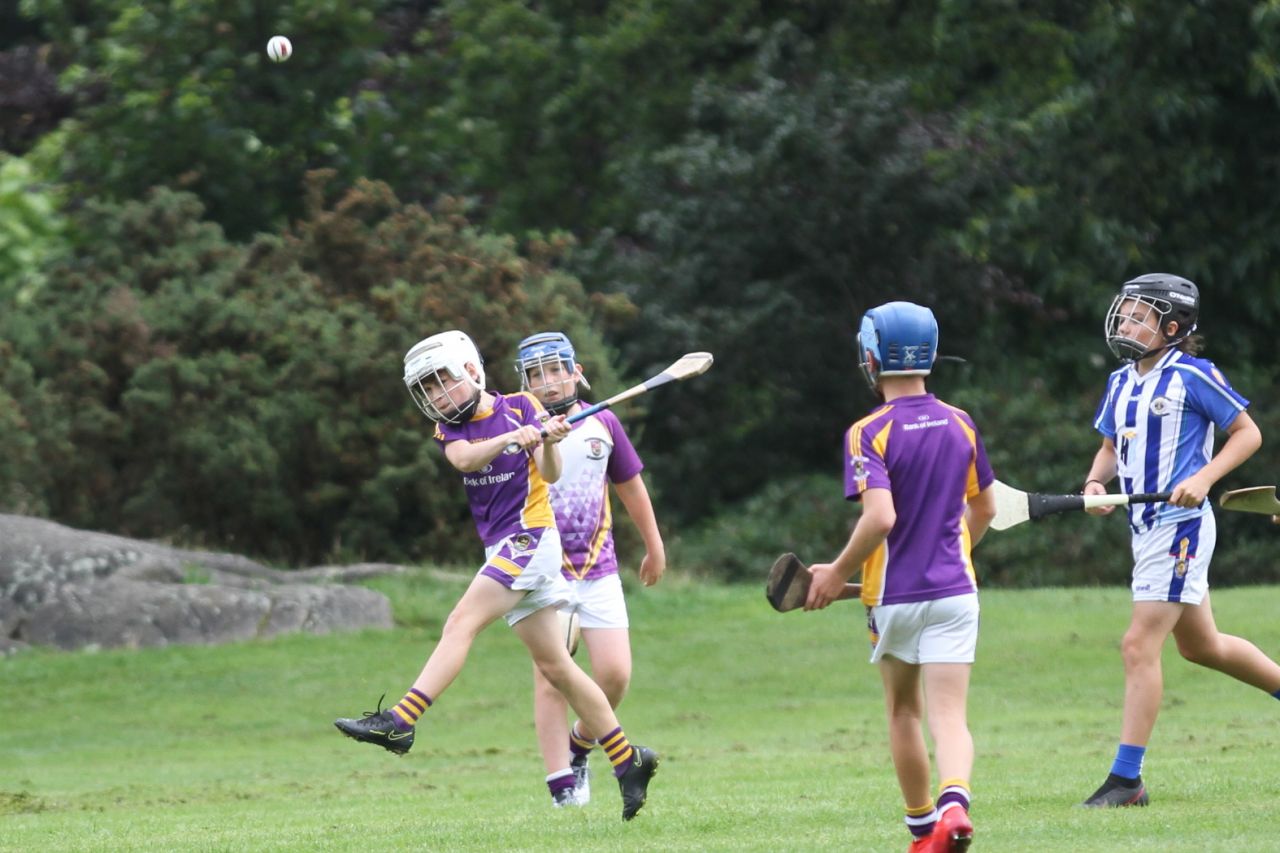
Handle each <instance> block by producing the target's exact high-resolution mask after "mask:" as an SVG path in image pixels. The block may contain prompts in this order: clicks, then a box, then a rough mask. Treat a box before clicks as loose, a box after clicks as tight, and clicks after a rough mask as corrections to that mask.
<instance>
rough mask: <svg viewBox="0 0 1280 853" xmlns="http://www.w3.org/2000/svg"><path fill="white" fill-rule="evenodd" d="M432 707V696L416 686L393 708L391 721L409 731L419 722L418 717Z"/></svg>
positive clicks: (401, 728) (403, 730)
mask: <svg viewBox="0 0 1280 853" xmlns="http://www.w3.org/2000/svg"><path fill="white" fill-rule="evenodd" d="M430 707H431V697H430V696H428V695H427V694H425V693H423V692H422V691H421V690H419V689H418V688H416V687H414V688H411V689H410V690H409V692H408V693H406V694H404V698H403V699H401V700H400V701H399V703H397V704H396V705H395V707H393V708H392V709H391V722H392V723H393V724H394V725H395V727H396V728H397V729H399V730H400V731H402V732H407V731H409V730H410V729H412V728H413V727H414V726H415V725H417V724H418V718H419V717H421V716H422V715H423V714H425V713H426V712H427V709H428V708H430Z"/></svg>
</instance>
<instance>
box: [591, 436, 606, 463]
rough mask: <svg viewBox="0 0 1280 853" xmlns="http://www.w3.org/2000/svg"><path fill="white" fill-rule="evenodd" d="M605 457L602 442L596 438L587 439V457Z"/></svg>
mask: <svg viewBox="0 0 1280 853" xmlns="http://www.w3.org/2000/svg"><path fill="white" fill-rule="evenodd" d="M604 457H605V451H604V442H603V441H601V440H600V439H598V438H591V439H588V440H587V458H588V459H603V458H604Z"/></svg>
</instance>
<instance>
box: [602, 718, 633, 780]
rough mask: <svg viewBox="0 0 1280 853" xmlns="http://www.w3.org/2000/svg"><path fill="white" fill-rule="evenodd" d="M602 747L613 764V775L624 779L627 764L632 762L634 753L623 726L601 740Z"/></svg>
mask: <svg viewBox="0 0 1280 853" xmlns="http://www.w3.org/2000/svg"><path fill="white" fill-rule="evenodd" d="M600 747H601V748H602V749H603V750H604V754H605V755H607V756H609V761H610V763H612V764H613V775H614V776H617V777H618V778H622V774H623V773H625V772H627V764H628V763H629V762H630V761H631V753H632V751H633V750H632V749H631V741H629V740H627V736H626V735H625V734H623V732H622V726H618V727H617V728H616V729H614V730H613V731H611V732H609V733H608V734H607V735H605V736H604V737H602V738H600Z"/></svg>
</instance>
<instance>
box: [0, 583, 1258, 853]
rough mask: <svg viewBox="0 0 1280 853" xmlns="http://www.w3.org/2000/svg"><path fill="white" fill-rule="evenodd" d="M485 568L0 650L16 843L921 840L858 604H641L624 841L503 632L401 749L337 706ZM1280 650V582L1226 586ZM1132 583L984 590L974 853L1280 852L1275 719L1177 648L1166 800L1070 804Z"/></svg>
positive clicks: (550, 844) (1, 830) (798, 845)
mask: <svg viewBox="0 0 1280 853" xmlns="http://www.w3.org/2000/svg"><path fill="white" fill-rule="evenodd" d="M463 583H464V581H463V580H448V579H442V578H441V577H440V576H439V575H438V574H433V575H430V576H426V575H424V576H422V577H420V578H418V579H416V581H415V580H414V579H409V580H403V579H397V580H388V581H383V582H382V583H381V584H380V586H381V588H383V589H384V590H386V591H388V592H389V593H390V594H392V596H393V599H394V601H395V603H396V608H397V614H398V615H399V616H400V617H401V618H402V619H403V620H404V621H405V623H406V627H404V628H401V629H398V630H395V631H390V632H366V633H362V634H357V635H338V636H328V637H310V636H307V637H303V636H294V637H286V638H280V639H277V640H273V641H267V642H256V643H248V644H242V645H236V646H226V647H218V648H204V647H175V648H169V649H154V650H145V651H138V652H123V651H121V652H114V651H113V652H100V653H96V654H93V653H76V654H55V653H48V652H34V653H29V654H24V655H19V656H17V657H14V658H10V659H7V660H0V715H2V716H0V719H3V720H4V725H3V726H2V727H0V850H15V851H17V850H21V851H29V850H44V851H49V850H77V851H79V850H111V851H128V850H201V851H213V850H235V851H240V850H245V851H249V850H252V851H257V850H297V851H312V850H374V849H390V850H407V849H430V850H474V851H493V850H557V849H564V850H575V851H577V850H583V851H591V850H600V851H604V850H609V851H613V850H690V851H702V850H722V851H742V850H759V851H777V850H832V849H842V850H855V851H902V850H904V849H905V848H906V845H907V841H908V836H907V833H906V830H905V829H904V827H903V825H902V821H901V806H902V804H901V802H900V800H899V795H898V792H897V787H896V784H895V781H894V775H893V769H892V765H891V763H890V761H889V755H888V748H887V744H886V738H885V726H884V720H883V711H882V700H881V695H880V687H879V678H878V676H877V674H876V672H875V670H874V668H873V667H872V666H870V665H869V664H867V663H866V654H867V648H866V632H865V629H864V625H863V611H862V608H861V607H860V606H858V605H838V606H836V607H833V608H831V609H830V610H828V611H825V612H823V613H819V614H804V613H791V614H786V615H779V614H775V613H773V612H772V611H771V610H770V609H769V608H768V606H767V605H766V604H765V602H764V598H763V595H762V593H761V591H760V590H758V589H756V588H754V587H753V588H744V587H737V588H724V587H713V586H702V585H697V584H692V583H682V582H681V581H680V580H679V579H675V578H670V579H668V581H666V582H664V583H663V584H662V585H660V586H659V587H657V588H655V589H651V590H637V591H634V592H632V593H631V595H630V605H631V612H632V621H633V643H634V647H635V652H636V661H637V668H636V674H635V679H634V683H633V686H632V691H631V694H630V696H629V697H628V699H627V701H626V703H625V704H624V705H623V708H622V713H621V718H622V720H623V723H624V725H625V726H626V728H627V732H628V734H629V735H630V736H631V737H632V738H634V739H635V740H637V741H638V742H641V743H645V744H647V745H651V746H653V747H655V748H656V749H658V750H659V751H660V752H661V753H662V755H663V765H662V769H661V771H660V772H659V774H658V776H657V777H656V779H655V781H654V784H653V787H652V789H651V795H650V802H649V805H648V806H647V807H646V808H645V810H644V811H643V812H642V813H641V814H640V816H639V817H638V818H637V819H636V820H635V821H633V822H632V823H629V824H624V823H622V822H621V820H620V819H619V815H618V811H619V802H618V797H617V794H616V789H615V788H614V786H613V783H612V781H611V780H610V779H609V777H608V776H607V771H606V770H605V768H604V766H603V761H602V760H601V759H600V758H599V756H598V755H597V756H596V757H594V758H593V767H594V768H595V771H596V776H595V786H594V788H595V798H594V799H593V801H592V802H591V804H590V805H589V806H587V807H586V808H584V809H573V810H564V811H556V810H553V809H552V808H551V807H550V805H549V803H550V800H549V797H548V796H547V793H546V789H545V786H544V784H543V782H542V777H543V775H544V771H543V769H542V765H541V760H540V757H539V755H538V753H537V748H536V744H535V741H534V735H533V726H532V712H531V710H530V689H529V667H530V665H529V663H528V660H527V658H526V657H525V655H524V652H523V651H522V649H521V648H520V646H519V644H518V642H517V641H516V639H515V637H514V636H513V635H512V633H511V632H510V631H509V630H507V629H506V628H505V627H504V626H503V625H502V624H500V623H499V624H498V625H495V626H493V627H491V628H490V629H489V630H488V631H486V632H485V634H484V635H482V636H481V638H480V640H479V642H478V643H477V645H476V647H475V649H474V650H473V652H472V657H471V659H470V662H469V664H468V666H467V669H466V670H465V671H464V672H463V674H462V677H461V678H460V679H459V681H458V682H457V683H455V684H454V686H453V688H452V689H451V690H450V691H449V693H447V694H446V695H445V696H444V697H443V698H442V699H441V701H440V702H438V703H437V705H436V707H435V708H433V709H432V710H431V711H430V712H428V715H427V720H426V722H425V724H423V725H421V726H419V733H418V740H417V744H416V745H415V747H414V750H413V752H412V753H411V754H410V755H409V756H407V757H405V758H396V757H394V756H391V755H389V754H387V753H385V752H383V751H382V750H380V749H376V748H374V747H370V746H366V745H362V744H357V743H355V742H353V741H350V740H347V739H345V738H343V737H341V736H340V735H339V734H338V733H337V732H336V731H335V730H334V729H333V727H332V725H331V720H332V718H334V717H336V716H340V715H349V714H353V713H357V712H359V711H361V710H365V709H369V708H371V707H372V705H373V703H374V702H375V701H376V700H377V698H378V694H379V693H381V692H383V691H386V692H387V694H388V698H389V699H392V700H394V699H398V698H399V696H400V694H401V692H402V691H403V690H404V689H405V688H406V687H407V686H408V684H409V683H410V682H411V680H412V679H413V677H414V676H415V675H416V674H417V672H418V669H419V667H420V665H421V663H422V661H423V660H424V659H425V657H426V655H427V653H428V652H429V651H430V649H431V647H432V643H433V642H434V639H435V636H436V633H437V631H438V628H439V623H440V621H441V620H442V619H443V618H444V616H445V615H446V613H447V611H448V608H449V606H450V605H451V604H452V602H453V601H454V599H455V598H456V597H457V595H458V594H459V593H460V591H461V589H462V585H463ZM1214 604H1215V609H1216V614H1217V618H1218V624H1219V626H1220V627H1221V628H1222V630H1224V631H1228V632H1233V633H1238V634H1243V635H1244V636H1247V637H1249V638H1250V639H1252V640H1254V641H1255V642H1256V643H1258V644H1259V645H1260V646H1261V647H1262V648H1263V649H1264V650H1266V651H1268V652H1269V653H1271V654H1273V655H1275V654H1280V623H1278V622H1277V620H1276V619H1275V614H1276V613H1277V612H1280V589H1278V588H1251V589H1236V590H1223V591H1218V592H1215V593H1214ZM1127 616H1128V595H1127V591H1126V590H1125V589H1112V590H1100V589H1082V590H1062V589H1055V590H1039V591H1017V592H1014V591H987V592H985V593H984V595H983V624H982V638H981V641H980V646H979V663H978V666H977V667H976V668H975V672H974V677H973V689H972V693H971V700H970V724H971V728H972V730H973V734H974V738H975V740H976V742H977V748H978V760H977V766H976V769H975V773H974V778H973V785H974V794H975V802H974V810H973V815H974V819H975V823H976V825H977V831H978V835H977V844H978V846H977V847H975V850H978V849H980V850H1015V851H1017V850H1065V849H1071V850H1088V851H1108V850H1116V851H1125V853H1132V851H1134V850H1147V849H1160V850H1238V849H1258V850H1261V849H1271V848H1273V847H1274V832H1275V829H1274V826H1273V823H1274V814H1275V799H1274V795H1275V791H1276V779H1277V770H1276V761H1275V757H1276V754H1277V749H1276V747H1277V740H1278V736H1280V703H1277V702H1276V700H1274V699H1272V698H1270V697H1268V696H1267V695H1265V694H1263V693H1261V692H1260V691H1257V690H1253V689H1251V688H1248V687H1245V686H1243V685H1241V684H1238V683H1236V682H1234V681H1231V680H1230V679H1228V678H1226V677H1225V676H1222V675H1218V674H1216V673H1212V672H1208V671H1206V670H1202V669H1200V668H1198V667H1195V666H1192V665H1190V664H1187V663H1186V662H1184V661H1181V660H1180V659H1179V658H1178V657H1177V655H1176V652H1175V651H1174V650H1173V648H1172V643H1170V644H1169V647H1168V648H1166V659H1165V673H1166V691H1165V700H1164V711H1163V713H1162V716H1161V719H1160V722H1159V724H1158V725H1157V727H1156V733H1155V738H1154V740H1153V743H1152V745H1151V750H1150V753H1149V756H1148V760H1147V765H1146V769H1145V774H1146V776H1147V780H1148V783H1149V787H1150V790H1151V793H1152V798H1153V803H1152V806H1151V807H1150V808H1148V809H1136V810H1124V811H1111V812H1094V811H1086V810H1084V809H1079V808H1075V807H1074V804H1075V803H1077V802H1078V801H1079V800H1081V799H1082V798H1083V797H1084V796H1085V795H1087V794H1088V793H1089V792H1090V791H1091V790H1092V789H1093V788H1094V787H1095V786H1096V785H1097V784H1098V782H1100V781H1101V779H1102V777H1103V776H1104V775H1105V774H1106V771H1107V769H1108V767H1109V764H1110V760H1111V757H1112V753H1113V751H1114V749H1115V741H1116V737H1117V735H1118V732H1119V725H1120V701H1121V695H1122V685H1123V677H1122V671H1121V666H1120V659H1119V654H1118V650H1117V649H1118V642H1119V638H1120V636H1121V634H1122V633H1123V631H1124V628H1125V624H1126V621H1127Z"/></svg>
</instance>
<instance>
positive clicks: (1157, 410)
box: [1151, 397, 1173, 418]
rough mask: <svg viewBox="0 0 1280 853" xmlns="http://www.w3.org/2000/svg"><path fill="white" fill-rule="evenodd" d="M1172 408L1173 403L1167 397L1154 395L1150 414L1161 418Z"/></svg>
mask: <svg viewBox="0 0 1280 853" xmlns="http://www.w3.org/2000/svg"><path fill="white" fill-rule="evenodd" d="M1172 408H1173V404H1172V403H1170V402H1169V398H1168V397H1156V398H1155V399H1153V400H1152V401H1151V414H1153V415H1155V416H1156V417H1159V418H1163V417H1164V416H1165V415H1167V414H1169V412H1170V410H1171V409H1172Z"/></svg>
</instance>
